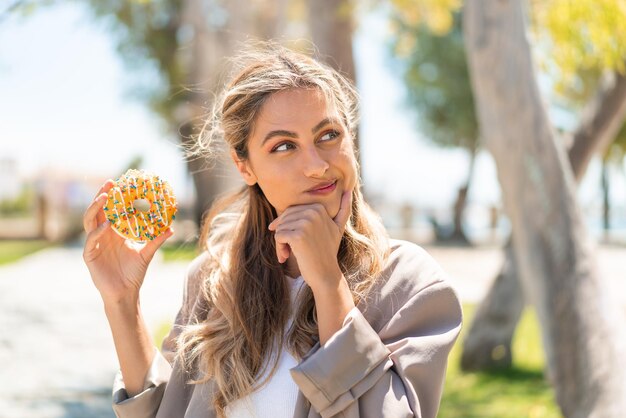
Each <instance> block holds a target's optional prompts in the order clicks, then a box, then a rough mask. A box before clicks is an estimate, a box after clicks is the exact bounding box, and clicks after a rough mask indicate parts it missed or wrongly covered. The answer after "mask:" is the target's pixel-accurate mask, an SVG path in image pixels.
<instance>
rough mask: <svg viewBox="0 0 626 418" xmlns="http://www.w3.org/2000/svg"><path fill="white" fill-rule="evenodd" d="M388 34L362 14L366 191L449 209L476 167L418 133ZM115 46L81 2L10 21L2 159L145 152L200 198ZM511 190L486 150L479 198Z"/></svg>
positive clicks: (154, 165)
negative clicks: (502, 183) (391, 55)
mask: <svg viewBox="0 0 626 418" xmlns="http://www.w3.org/2000/svg"><path fill="white" fill-rule="evenodd" d="M386 36H388V29H387V25H386V22H385V21H384V19H381V17H380V14H371V15H368V16H365V17H363V18H362V20H361V26H360V28H359V29H358V30H357V33H356V36H355V40H354V51H355V60H356V65H357V73H358V75H357V76H358V83H357V87H358V90H359V92H360V95H361V99H362V102H361V123H362V125H361V135H362V136H361V141H362V142H361V156H362V157H361V158H362V165H363V173H362V176H363V182H364V187H365V188H367V190H368V192H369V194H370V195H372V196H377V197H379V198H380V199H381V200H383V201H385V202H392V203H397V204H401V203H404V202H410V203H412V204H414V205H416V206H418V207H429V208H432V207H441V208H446V207H449V206H451V204H452V202H453V200H454V197H455V194H456V190H457V188H458V187H459V186H460V185H461V184H462V183H463V182H464V179H465V177H466V175H467V167H468V158H467V156H466V155H465V153H463V152H462V151H459V150H443V149H439V148H436V147H435V146H432V145H430V144H429V142H428V140H427V139H425V138H423V137H421V136H420V134H419V133H418V132H417V129H416V124H415V122H414V121H413V117H414V116H413V114H412V113H411V110H410V109H409V107H408V106H407V105H406V103H405V102H404V98H403V88H402V82H401V80H400V79H399V77H400V76H399V74H398V71H397V70H394V69H393V68H392V65H391V61H390V59H389V56H388V48H387V47H386V45H385V39H386ZM114 42H115V41H114V39H113V37H112V36H111V34H110V33H109V32H107V30H106V28H105V27H104V26H103V25H101V24H97V23H96V22H94V21H93V20H92V19H91V17H90V16H89V15H88V13H86V11H85V10H84V9H82V8H81V6H80V5H79V4H76V3H68V4H63V5H57V6H53V7H47V8H43V9H42V10H40V11H38V12H36V13H35V14H33V15H31V16H28V17H17V16H13V17H9V18H5V19H4V20H3V21H2V22H0V157H2V156H10V157H12V158H15V159H17V162H18V168H19V171H20V173H21V174H22V175H24V176H27V175H30V174H32V173H34V172H36V171H38V170H41V169H47V168H61V169H64V170H69V171H71V172H73V173H77V174H78V175H79V176H80V175H85V176H86V175H100V176H104V177H112V178H114V177H116V176H117V175H119V174H121V173H120V171H121V170H122V169H123V168H124V167H125V166H126V164H127V163H128V162H129V161H130V160H131V159H132V158H133V157H134V156H136V155H137V154H139V153H144V165H143V166H144V168H146V169H149V170H153V171H155V172H157V173H159V175H161V176H162V177H163V178H165V179H167V180H169V181H170V182H171V183H172V185H173V187H174V189H175V190H176V192H177V194H178V195H180V196H181V197H182V196H186V195H191V194H192V193H193V187H192V185H191V182H190V180H189V179H188V176H187V174H186V170H185V165H184V161H183V159H182V156H181V154H180V152H179V150H178V148H177V147H176V142H177V140H176V138H174V137H171V136H168V135H167V134H166V133H165V132H164V130H163V129H162V125H161V121H160V120H159V119H158V118H157V117H156V116H154V115H153V114H151V113H150V111H149V110H148V109H147V107H146V105H145V104H144V103H142V102H141V101H140V100H138V99H136V98H134V97H133V82H134V81H137V79H138V77H141V76H142V74H141V73H137V70H135V69H131V68H129V67H128V66H126V65H125V64H124V62H122V60H121V58H120V57H119V56H118V54H117V52H116V50H115V43H114ZM151 76H152V75H151V74H150V73H147V74H145V77H147V78H148V80H150V78H149V77H151ZM598 173H599V166H598V164H597V161H596V162H594V163H593V164H592V166H591V167H590V170H589V175H588V176H587V178H586V180H585V182H584V183H583V185H582V187H581V189H580V191H579V195H580V196H581V199H582V201H583V202H590V203H593V202H595V201H597V200H598V199H599V190H598V188H597V184H599V177H598V176H599V174H598ZM614 177H615V178H616V180H615V181H616V182H617V184H616V185H615V187H614V190H613V195H614V198H615V199H616V201H617V202H624V201H626V185H625V184H624V180H623V177H624V176H623V174H622V175H621V177H620V174H619V173H618V174H617V175H616V176H614ZM94 193H95V190H94ZM499 197H500V191H499V186H498V183H497V180H496V170H495V165H494V163H493V160H492V159H491V157H490V156H489V154H488V153H486V152H483V153H481V154H480V155H479V157H478V160H477V164H476V172H475V175H474V184H473V186H472V188H471V189H470V201H471V202H473V203H475V204H477V205H491V204H499V200H500V199H499Z"/></svg>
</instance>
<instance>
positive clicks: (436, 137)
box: [392, 11, 479, 243]
mask: <svg viewBox="0 0 626 418" xmlns="http://www.w3.org/2000/svg"><path fill="white" fill-rule="evenodd" d="M392 19H393V20H392V22H393V24H394V27H395V29H396V30H395V40H394V44H393V51H394V53H395V55H396V56H397V57H399V59H400V60H401V61H402V63H403V64H404V65H403V68H404V69H403V71H404V81H405V85H406V87H407V96H408V101H409V103H410V104H411V105H412V107H413V108H414V109H415V111H416V115H417V120H418V124H419V128H420V130H421V131H422V132H423V133H425V134H426V136H427V137H428V138H429V139H431V140H432V141H433V142H434V143H435V144H437V145H439V146H442V147H461V148H463V149H464V150H466V151H467V153H468V155H469V161H470V163H469V169H468V173H467V178H466V181H465V183H464V184H463V185H461V187H460V188H459V191H458V193H457V199H456V201H455V203H454V206H453V209H454V210H453V213H454V230H453V232H452V234H451V236H449V237H438V238H440V239H451V240H455V241H459V242H463V243H469V240H468V239H467V237H466V235H465V233H464V231H463V226H462V220H463V214H464V211H465V207H466V202H467V194H468V191H469V188H470V185H471V181H472V176H473V172H474V163H475V157H476V154H477V152H478V149H479V141H478V123H477V121H476V113H475V110H474V101H473V95H472V89H471V85H470V81H469V74H468V71H467V63H466V60H465V48H464V45H463V31H462V28H461V14H460V13H459V12H456V13H454V15H453V22H452V25H451V26H450V28H449V30H447V31H446V32H445V33H439V32H437V33H434V32H433V31H432V30H431V29H430V28H429V27H427V26H426V25H424V24H423V23H421V22H413V21H411V20H410V19H408V18H407V17H406V14H405V13H402V11H396V13H395V15H394V16H393V18H392Z"/></svg>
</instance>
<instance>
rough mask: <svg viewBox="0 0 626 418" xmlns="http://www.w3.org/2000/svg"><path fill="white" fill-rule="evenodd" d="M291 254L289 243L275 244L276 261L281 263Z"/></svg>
mask: <svg viewBox="0 0 626 418" xmlns="http://www.w3.org/2000/svg"><path fill="white" fill-rule="evenodd" d="M290 255H291V247H290V246H289V244H276V257H277V258H278V262H279V263H280V264H283V263H284V262H285V261H287V260H288V259H289V256H290Z"/></svg>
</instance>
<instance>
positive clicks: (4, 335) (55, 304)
mask: <svg viewBox="0 0 626 418" xmlns="http://www.w3.org/2000/svg"><path fill="white" fill-rule="evenodd" d="M185 271H186V263H178V262H177V263H163V262H162V261H160V260H159V258H158V257H155V260H154V262H153V263H152V264H151V266H150V268H149V270H148V275H147V279H146V283H145V285H144V288H143V289H142V293H143V294H142V307H143V310H144V314H145V317H146V322H147V323H148V325H149V326H150V328H151V329H152V330H155V329H157V327H158V326H159V324H161V323H163V322H165V321H171V320H172V319H173V318H174V316H175V314H176V311H177V309H178V306H179V305H180V301H181V298H182V281H183V277H184V274H185ZM0 364H1V365H2V366H0V385H2V387H1V388H0V418H110V417H114V416H115V415H114V414H113V412H112V410H111V406H110V399H111V396H110V394H111V383H112V381H113V376H114V374H115V371H116V369H117V367H118V366H117V359H116V357H115V349H114V346H113V342H112V339H111V336H110V332H109V328H108V325H107V322H106V318H105V316H104V312H103V308H102V302H101V299H100V297H99V295H98V293H97V291H96V289H95V287H94V286H93V284H92V283H91V279H90V277H89V273H88V271H87V267H86V266H85V264H84V263H83V260H82V248H79V247H75V248H71V247H70V248H53V249H49V250H44V251H41V252H38V253H36V254H33V255H31V256H29V257H26V258H24V259H22V260H20V261H19V262H17V263H14V264H10V265H8V266H3V267H1V268H0Z"/></svg>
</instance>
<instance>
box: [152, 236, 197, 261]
mask: <svg viewBox="0 0 626 418" xmlns="http://www.w3.org/2000/svg"><path fill="white" fill-rule="evenodd" d="M160 251H161V253H162V254H163V261H165V262H170V261H191V260H193V259H194V258H195V257H196V256H197V255H198V244H197V243H196V242H195V241H193V242H181V243H175V244H169V243H167V244H163V246H162V247H161V249H160Z"/></svg>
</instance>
